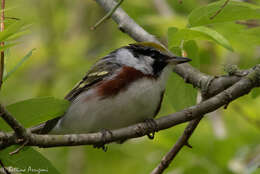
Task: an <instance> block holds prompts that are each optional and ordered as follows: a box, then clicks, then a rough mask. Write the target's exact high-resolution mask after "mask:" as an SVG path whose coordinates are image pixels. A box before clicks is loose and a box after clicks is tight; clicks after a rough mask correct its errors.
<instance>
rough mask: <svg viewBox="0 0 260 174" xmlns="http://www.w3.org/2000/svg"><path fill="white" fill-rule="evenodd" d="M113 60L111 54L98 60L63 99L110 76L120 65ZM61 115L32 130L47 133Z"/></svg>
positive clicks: (85, 89)
mask: <svg viewBox="0 0 260 174" xmlns="http://www.w3.org/2000/svg"><path fill="white" fill-rule="evenodd" d="M113 60H114V59H113V58H111V56H108V57H104V58H103V59H101V60H100V61H98V62H97V63H96V64H95V65H94V66H93V67H92V68H91V69H90V71H89V72H88V73H87V74H86V76H85V77H84V78H83V79H82V80H81V81H80V82H79V83H78V84H77V85H76V86H75V87H74V88H73V89H72V90H71V91H70V92H69V93H68V94H67V95H66V97H65V99H67V100H69V101H73V100H74V99H75V98H77V96H78V95H79V94H81V93H82V92H84V91H87V90H89V89H90V88H91V87H93V86H94V85H95V84H97V83H98V82H100V81H102V80H104V79H106V78H108V77H110V76H111V75H112V74H113V72H115V71H116V70H117V69H120V68H121V65H120V64H117V63H115V62H114V61H113ZM61 117H62V116H60V117H57V118H54V119H52V120H48V121H47V122H46V123H43V124H44V125H39V126H38V128H39V130H38V129H37V128H35V129H36V130H34V131H33V132H34V133H38V134H47V133H49V132H50V131H51V130H52V129H53V128H54V127H55V125H56V124H57V123H58V121H59V119H60V118H61Z"/></svg>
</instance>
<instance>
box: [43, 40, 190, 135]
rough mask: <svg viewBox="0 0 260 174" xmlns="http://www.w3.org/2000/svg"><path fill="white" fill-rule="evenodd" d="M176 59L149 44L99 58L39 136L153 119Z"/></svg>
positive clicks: (86, 131)
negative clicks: (62, 113)
mask: <svg viewBox="0 0 260 174" xmlns="http://www.w3.org/2000/svg"><path fill="white" fill-rule="evenodd" d="M190 60H191V59H189V58H184V57H177V56H174V55H173V54H171V53H170V52H169V51H168V50H167V49H165V48H164V47H162V46H160V45H158V44H156V43H152V42H140V43H135V44H130V45H128V46H124V47H121V48H119V49H117V50H115V51H113V52H111V53H110V54H108V55H107V56H105V57H104V58H102V59H101V60H99V61H98V62H97V63H96V64H95V65H94V66H93V67H92V68H91V69H90V71H89V72H88V73H87V74H86V76H85V77H84V78H83V79H82V80H81V81H80V82H79V83H78V84H77V85H76V86H75V87H74V89H72V90H71V92H70V93H69V94H68V95H67V96H66V97H65V99H67V100H69V101H70V102H71V104H70V106H69V108H68V110H67V111H66V113H65V114H64V115H63V116H61V117H58V118H55V119H52V120H49V121H47V122H46V123H45V124H44V125H43V129H41V131H40V133H41V134H47V133H49V134H72V133H90V132H97V131H100V130H102V129H108V130H112V129H117V128H122V127H125V126H129V125H131V124H135V123H138V122H143V121H145V120H146V119H151V118H154V117H155V116H156V115H157V113H158V112H159V110H160V107H161V103H162V99H163V95H164V90H165V85H166V81H167V78H168V76H169V74H170V73H171V72H172V68H173V67H174V66H175V65H177V64H180V63H185V62H188V61H190Z"/></svg>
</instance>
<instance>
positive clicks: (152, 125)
mask: <svg viewBox="0 0 260 174" xmlns="http://www.w3.org/2000/svg"><path fill="white" fill-rule="evenodd" d="M144 122H145V123H146V125H147V127H148V128H149V129H150V130H152V132H151V133H149V134H146V135H147V137H148V138H149V139H151V140H152V139H154V135H155V132H158V130H159V128H158V125H157V123H156V122H155V121H154V119H153V118H149V119H146V120H145V121H144Z"/></svg>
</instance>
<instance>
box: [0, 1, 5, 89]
mask: <svg viewBox="0 0 260 174" xmlns="http://www.w3.org/2000/svg"><path fill="white" fill-rule="evenodd" d="M1 9H2V10H1V21H0V31H1V32H3V31H4V29H5V24H4V20H5V13H4V12H5V11H4V9H5V0H2V1H1ZM4 45H5V43H4V42H0V47H3V46H4ZM0 59H1V60H0V89H1V87H2V84H3V76H4V63H5V62H4V61H5V52H4V50H3V51H1V55H0Z"/></svg>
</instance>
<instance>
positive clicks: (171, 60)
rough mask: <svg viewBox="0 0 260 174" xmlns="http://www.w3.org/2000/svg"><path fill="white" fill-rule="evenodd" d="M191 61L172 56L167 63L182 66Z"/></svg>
mask: <svg viewBox="0 0 260 174" xmlns="http://www.w3.org/2000/svg"><path fill="white" fill-rule="evenodd" d="M189 61H191V59H189V58H186V57H178V56H172V57H169V58H168V59H167V62H169V63H173V64H181V63H186V62H189Z"/></svg>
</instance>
